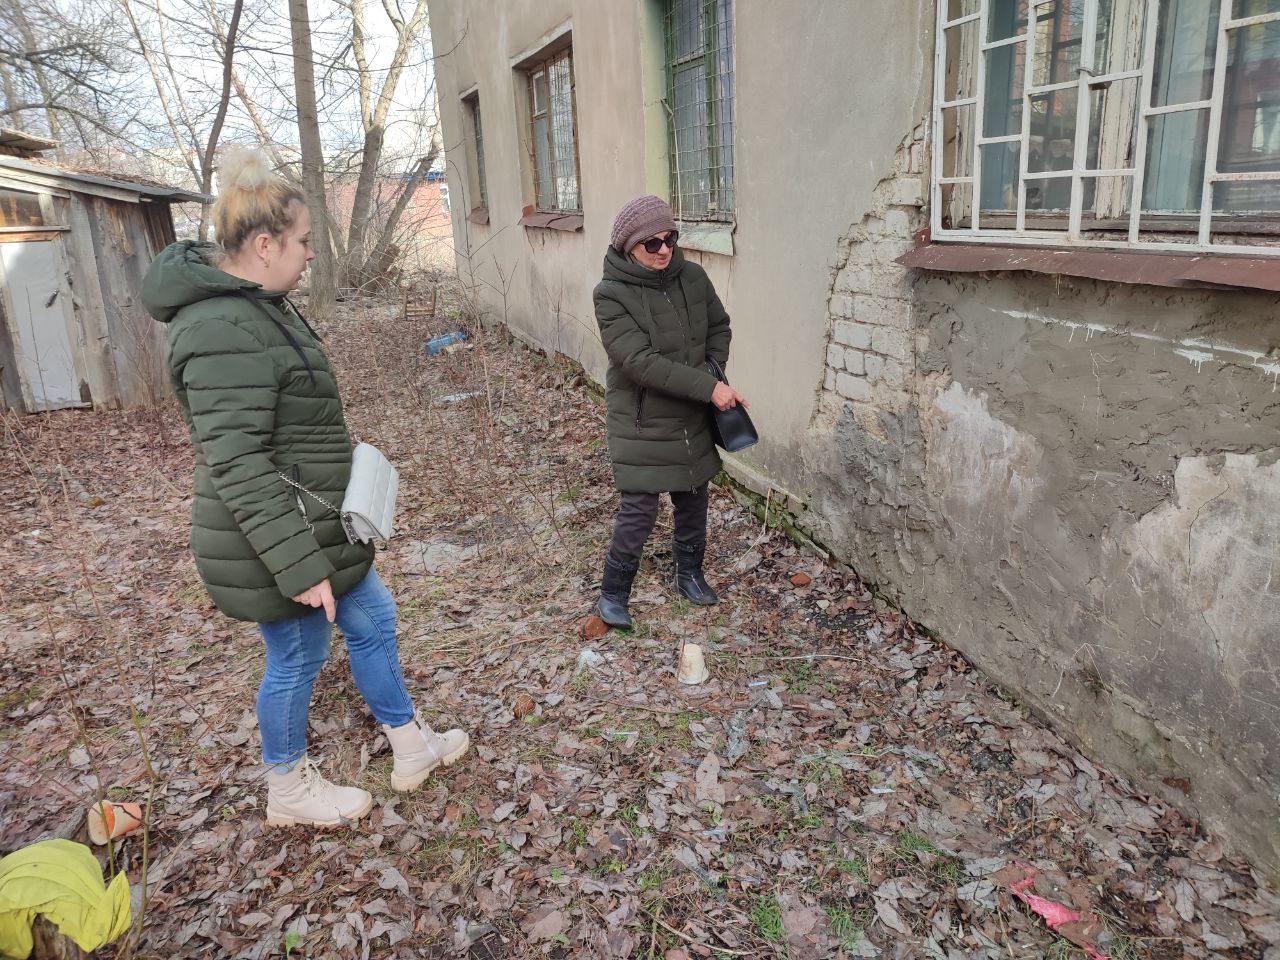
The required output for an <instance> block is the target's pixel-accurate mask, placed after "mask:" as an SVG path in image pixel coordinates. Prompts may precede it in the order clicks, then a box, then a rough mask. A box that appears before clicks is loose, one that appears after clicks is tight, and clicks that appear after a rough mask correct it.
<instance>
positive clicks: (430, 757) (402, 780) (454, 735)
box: [382, 714, 471, 791]
mask: <svg viewBox="0 0 1280 960" xmlns="http://www.w3.org/2000/svg"><path fill="white" fill-rule="evenodd" d="M382 729H383V732H385V733H386V735H387V740H388V741H389V742H390V743H391V752H392V753H394V754H395V764H394V765H393V766H392V769H391V789H392V790H401V791H403V790H412V789H413V788H414V787H416V786H418V784H420V783H422V781H423V780H425V779H427V777H429V776H430V775H431V771H432V770H434V769H435V768H436V767H438V766H441V765H444V766H446V767H447V766H449V764H451V763H454V762H455V761H457V760H458V759H459V758H460V757H461V756H462V755H463V754H464V753H466V752H467V747H469V746H470V745H471V738H470V737H468V736H467V735H466V733H465V732H464V731H462V730H450V731H448V732H446V733H436V732H435V731H434V730H432V729H431V728H430V727H429V726H427V724H426V723H425V722H424V721H423V719H422V717H421V715H416V714H415V715H414V718H413V719H412V720H410V721H409V722H408V723H406V724H404V726H400V727H389V726H387V725H386V724H385V723H384V724H383V725H382Z"/></svg>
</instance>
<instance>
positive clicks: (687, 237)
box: [676, 220, 735, 257]
mask: <svg viewBox="0 0 1280 960" xmlns="http://www.w3.org/2000/svg"><path fill="white" fill-rule="evenodd" d="M734 226H735V225H734V224H732V223H709V222H704V221H693V220H678V221H676V229H678V230H679V231H680V246H681V247H683V248H684V249H686V250H701V251H702V252H703V253H718V254H720V255H721V256H725V257H732V256H733V231H734Z"/></svg>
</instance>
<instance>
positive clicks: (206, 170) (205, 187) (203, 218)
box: [200, 0, 244, 240]
mask: <svg viewBox="0 0 1280 960" xmlns="http://www.w3.org/2000/svg"><path fill="white" fill-rule="evenodd" d="M243 9H244V0H235V5H234V6H233V7H232V8H231V21H230V23H229V24H228V25H227V42H226V45H225V47H224V48H223V54H222V95H221V96H220V97H219V99H218V112H217V113H215V114H214V117H213V127H212V128H210V130H209V140H208V142H207V143H206V144H205V146H204V158H203V159H202V160H201V161H200V189H201V190H202V191H204V192H205V193H212V192H213V160H214V155H215V154H216V153H217V150H218V137H220V136H221V135H222V124H223V123H224V122H226V119H227V106H228V105H229V104H230V103H231V70H232V65H233V64H234V62H235V55H236V34H237V33H238V32H239V31H240V11H241V10H243ZM208 237H209V208H208V207H205V206H201V207H200V239H201V240H207V239H208Z"/></svg>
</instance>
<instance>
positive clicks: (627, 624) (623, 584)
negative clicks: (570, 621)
mask: <svg viewBox="0 0 1280 960" xmlns="http://www.w3.org/2000/svg"><path fill="white" fill-rule="evenodd" d="M639 569H640V564H639V562H638V561H632V562H630V563H624V562H620V561H618V560H615V559H613V557H611V556H608V557H605V558H604V575H603V576H601V578H600V599H599V601H597V603H596V616H598V617H599V618H600V619H601V620H603V621H604V622H605V623H606V624H608V625H609V626H611V627H620V628H622V629H623V630H630V629H631V626H632V624H631V614H629V613H628V612H627V603H628V602H629V601H630V600H631V584H632V583H634V582H635V579H636V571H637V570H639Z"/></svg>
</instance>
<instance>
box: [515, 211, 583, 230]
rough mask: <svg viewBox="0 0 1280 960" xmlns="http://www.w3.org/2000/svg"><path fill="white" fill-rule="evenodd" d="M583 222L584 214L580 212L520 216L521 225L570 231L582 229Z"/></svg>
mask: <svg viewBox="0 0 1280 960" xmlns="http://www.w3.org/2000/svg"><path fill="white" fill-rule="evenodd" d="M582 224H583V220H582V214H579V213H526V214H525V215H524V216H523V217H521V218H520V225H521V226H524V227H543V228H545V229H547V230H564V231H566V232H568V233H573V232H575V231H577V230H581V229H582Z"/></svg>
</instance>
